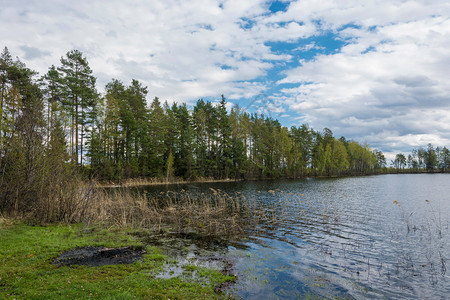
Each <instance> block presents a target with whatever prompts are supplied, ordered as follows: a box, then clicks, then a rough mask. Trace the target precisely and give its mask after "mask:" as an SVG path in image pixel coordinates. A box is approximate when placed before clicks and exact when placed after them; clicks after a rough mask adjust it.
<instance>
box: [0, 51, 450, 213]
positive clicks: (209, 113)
mask: <svg viewBox="0 0 450 300" xmlns="http://www.w3.org/2000/svg"><path fill="white" fill-rule="evenodd" d="M0 82H1V98H0V114H1V118H0V174H1V178H0V194H1V203H0V210H6V211H8V210H14V211H20V210H21V207H28V206H27V205H29V204H30V203H34V202H35V199H36V198H38V199H40V201H46V200H45V199H54V198H55V197H56V198H57V199H59V200H58V201H59V202H58V203H59V204H58V207H61V206H64V205H66V206H67V207H66V208H65V209H67V210H70V209H72V206H71V205H72V204H70V205H69V203H71V202H70V201H69V200H67V199H69V198H70V197H71V195H74V194H76V193H77V191H79V186H80V182H86V181H89V180H91V179H94V180H96V181H99V182H108V181H114V182H120V181H122V180H126V179H130V178H144V179H156V180H159V181H163V182H173V181H176V180H186V181H193V180H197V181H203V180H211V179H217V180H250V179H272V178H303V177H307V176H314V177H318V176H344V175H364V174H376V173H383V172H389V171H392V169H387V168H386V159H385V156H384V155H383V153H382V152H381V151H378V150H372V149H371V148H370V147H369V145H367V144H364V145H361V144H359V143H358V142H356V141H353V140H348V139H346V138H345V137H340V138H335V137H334V136H333V132H332V131H331V130H330V129H328V128H325V129H323V130H322V131H316V130H314V129H313V128H311V127H309V126H308V124H300V125H299V126H293V127H291V128H287V127H285V126H282V125H281V124H280V122H279V121H278V120H275V119H273V118H271V117H267V116H264V115H260V114H256V113H249V112H246V111H245V110H243V109H242V108H240V107H239V106H237V105H236V106H234V107H233V108H232V109H231V110H227V105H226V104H227V103H226V99H225V97H224V96H222V97H221V99H219V100H218V101H216V102H215V103H213V102H211V101H205V100H203V99H199V100H198V101H197V102H196V103H195V105H194V106H193V107H188V106H187V104H177V103H174V104H172V105H169V104H168V103H167V102H164V103H162V102H161V101H160V100H159V99H158V98H154V99H153V100H152V101H150V104H148V103H147V99H146V97H147V94H148V88H147V87H146V86H144V85H143V84H142V83H140V82H139V81H137V80H134V79H133V80H131V82H130V84H129V85H126V84H124V83H123V82H121V81H119V80H117V79H112V80H111V81H110V82H109V83H108V84H107V85H106V87H105V92H104V94H103V95H102V94H100V93H99V92H98V91H97V88H96V78H95V76H93V71H92V69H91V68H90V67H89V63H88V61H87V59H86V57H84V56H83V54H82V53H81V52H80V51H78V50H72V51H69V52H67V53H66V55H65V56H63V57H61V59H60V65H59V66H50V67H49V69H48V71H47V73H46V74H43V75H41V76H38V74H37V73H36V72H35V71H33V70H31V69H29V68H28V67H27V66H26V65H25V64H24V63H23V62H21V61H20V59H19V58H16V59H13V58H12V55H11V54H10V52H9V51H8V49H7V48H6V47H5V48H4V50H3V51H2V53H1V56H0ZM449 162H450V155H449V151H448V150H447V148H445V147H444V148H437V149H434V148H433V146H432V145H429V146H428V148H427V149H423V148H419V149H418V150H414V151H413V153H412V155H409V157H408V159H406V157H405V156H404V155H403V154H398V155H397V156H396V158H395V160H394V161H392V162H391V164H392V165H393V166H394V169H393V170H394V171H395V170H396V171H404V170H405V167H406V166H408V167H409V169H408V170H413V171H421V170H426V171H434V170H436V169H437V168H440V170H441V171H447V170H448V167H449V165H450V163H449ZM67 197H68V198H67ZM66 198H67V199H66ZM48 201H50V200H48ZM52 201H53V200H52ZM80 201H81V200H80ZM42 206H43V205H42V204H39V205H38V207H39V208H41V207H42ZM44 206H45V205H44ZM35 213H38V212H35Z"/></svg>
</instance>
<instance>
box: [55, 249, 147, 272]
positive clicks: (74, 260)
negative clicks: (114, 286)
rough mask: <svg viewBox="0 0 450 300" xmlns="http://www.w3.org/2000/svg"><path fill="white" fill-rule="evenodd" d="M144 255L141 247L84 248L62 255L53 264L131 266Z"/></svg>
mask: <svg viewBox="0 0 450 300" xmlns="http://www.w3.org/2000/svg"><path fill="white" fill-rule="evenodd" d="M145 253H146V252H145V250H143V249H142V247H131V246H130V247H122V248H102V247H84V248H76V249H72V250H68V251H66V252H64V253H62V254H61V255H60V256H59V257H58V258H57V259H55V260H54V261H53V263H54V264H56V265H60V266H71V265H86V266H90V267H98V266H104V265H118V264H131V263H133V262H135V261H137V260H138V259H140V258H141V257H142V255H143V254H145Z"/></svg>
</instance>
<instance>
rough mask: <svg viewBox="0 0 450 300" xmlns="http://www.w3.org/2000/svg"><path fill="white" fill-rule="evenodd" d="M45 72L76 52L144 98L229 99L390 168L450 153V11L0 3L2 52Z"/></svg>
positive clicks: (369, 4)
mask: <svg viewBox="0 0 450 300" xmlns="http://www.w3.org/2000/svg"><path fill="white" fill-rule="evenodd" d="M5 46H6V47H8V49H9V51H10V52H11V54H12V55H13V56H17V57H19V58H20V60H21V61H23V62H25V63H26V65H27V66H28V67H29V68H31V69H33V70H36V71H38V72H39V74H41V75H42V74H45V73H46V72H47V70H48V68H49V67H50V66H51V65H55V66H58V65H60V58H61V57H62V56H64V55H65V54H66V53H67V52H68V51H70V50H72V49H78V50H80V51H81V52H82V53H83V54H84V56H85V57H86V58H87V60H88V62H89V65H90V66H91V68H92V69H93V72H94V75H95V76H96V77H97V88H98V90H99V91H103V90H104V86H105V85H106V83H108V82H109V81H110V80H111V79H112V78H115V79H119V80H121V81H123V82H124V83H125V84H129V83H130V82H131V80H132V79H137V80H139V81H140V82H141V83H142V84H143V85H145V86H147V87H148V90H149V94H148V97H147V98H148V99H147V100H148V101H149V102H150V101H151V100H152V99H153V98H154V97H159V98H160V99H161V100H162V101H165V100H167V101H168V102H170V103H171V102H178V103H183V102H184V103H187V104H188V105H195V102H196V101H197V100H198V99H200V98H203V99H205V100H210V101H216V100H217V99H219V98H220V95H222V94H223V95H224V96H225V97H226V98H227V100H228V101H229V106H232V105H236V104H237V105H239V106H240V107H241V108H243V109H245V110H247V111H248V112H259V113H264V114H265V115H267V116H270V117H272V118H275V119H278V120H279V121H280V122H281V124H282V125H284V126H287V127H291V126H300V125H302V124H304V123H307V124H309V125H310V126H311V127H312V128H313V129H315V130H318V131H321V130H323V129H324V128H329V129H331V130H332V132H333V134H334V136H335V137H337V138H339V137H340V136H345V137H346V138H347V139H349V140H355V141H358V142H360V143H367V144H368V145H369V146H370V147H371V148H373V149H379V150H381V151H383V152H384V153H385V155H386V156H387V157H388V158H392V157H393V155H395V154H396V153H399V152H402V153H409V152H410V151H411V150H412V149H413V148H417V147H419V146H423V147H426V145H427V144H428V143H432V144H433V145H434V146H447V147H450V71H449V70H450V1H446V0H440V1H436V0H423V1H419V0H412V1H400V0H398V1H397V0H390V1H380V0H378V1H371V0H365V1H351V0H348V1H332V0H315V1H313V0H299V1H258V0H255V1H250V0H248V1H247V0H221V1H209V0H189V1H183V0H179V1H175V0H149V1H137V0H133V1H124V0H108V1H106V0H104V1H99V0H87V1H84V0H78V1H69V0H67V1H62V0H39V1H32V0H28V1H27V0H0V47H2V48H3V47H5Z"/></svg>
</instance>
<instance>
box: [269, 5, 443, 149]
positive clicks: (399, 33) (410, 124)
mask: <svg viewBox="0 0 450 300" xmlns="http://www.w3.org/2000/svg"><path fill="white" fill-rule="evenodd" d="M327 4H328V6H327ZM327 4H325V9H323V10H317V9H316V10H315V11H313V12H307V13H305V14H306V15H304V17H305V18H306V17H308V16H314V17H315V18H317V19H320V20H323V23H324V25H323V26H324V27H326V28H331V29H333V30H336V33H337V34H338V36H341V37H342V38H343V39H346V40H347V41H348V44H347V45H345V46H344V47H343V48H342V49H341V51H339V52H338V53H334V54H328V55H327V54H322V55H318V56H316V57H315V59H313V60H311V61H307V62H304V61H303V62H302V64H301V65H300V66H299V67H297V68H294V69H291V70H287V71H286V72H285V75H286V76H285V78H283V79H281V80H279V82H278V83H279V84H283V83H291V84H292V83H294V84H295V83H297V84H300V86H298V87H295V88H285V89H283V92H284V93H286V94H287V95H290V96H291V99H290V101H288V105H289V107H290V108H291V110H293V111H298V113H301V114H305V115H306V119H307V120H309V121H310V124H311V125H312V126H313V128H323V127H329V128H334V129H335V130H333V131H335V132H338V133H339V134H343V135H345V136H351V137H354V138H356V139H359V140H366V141H367V142H368V143H369V144H371V145H374V146H377V147H385V148H386V149H393V147H397V146H399V145H402V146H403V147H410V146H412V145H417V143H418V142H422V143H423V144H425V145H426V144H427V143H429V142H431V143H434V144H436V145H443V144H445V143H446V142H448V141H449V138H450V135H449V134H448V129H449V128H448V125H446V123H445V122H447V121H449V118H448V117H446V116H447V115H450V102H449V95H450V77H449V76H448V71H446V69H448V68H449V67H450V53H449V52H448V51H447V49H449V46H450V45H449V42H450V19H449V18H448V15H449V13H448V12H450V10H449V5H448V4H443V3H442V2H439V3H438V2H433V3H431V2H430V3H429V2H428V1H427V2H426V3H425V2H420V1H409V2H400V1H397V2H392V3H391V2H390V4H388V5H378V6H379V7H381V8H382V9H380V8H375V7H373V6H372V4H373V3H372V2H370V1H369V2H367V3H366V2H358V3H356V2H355V3H353V4H350V5H349V6H348V7H343V6H336V5H334V4H335V3H334V2H332V1H329V2H327ZM438 5H439V9H438ZM305 6H307V4H306V3H305V1H302V4H301V8H305ZM296 9H300V8H298V7H296ZM344 10H346V11H344ZM347 10H348V11H347ZM444 11H446V12H447V13H444ZM357 16H358V17H357ZM358 20H361V21H358ZM345 24H358V25H359V26H357V27H354V26H352V27H349V28H347V29H344V30H342V31H338V29H339V28H341V27H342V26H343V25H345ZM369 26H377V27H376V28H372V27H370V28H369ZM447 124H448V123H447ZM386 129H388V131H387V130H386ZM413 130H415V132H414V131H413ZM411 131H413V133H411ZM419 131H424V132H428V134H425V133H423V132H419ZM416 134H417V135H416ZM413 136H416V137H417V138H416V139H412V138H411V137H413ZM377 137H380V138H377ZM394 141H396V142H394ZM423 144H422V145H423Z"/></svg>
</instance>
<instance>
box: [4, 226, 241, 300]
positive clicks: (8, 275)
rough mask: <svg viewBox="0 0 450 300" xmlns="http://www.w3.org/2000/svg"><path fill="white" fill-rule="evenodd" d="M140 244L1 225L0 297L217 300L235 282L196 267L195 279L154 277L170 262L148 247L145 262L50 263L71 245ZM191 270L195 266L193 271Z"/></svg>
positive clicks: (106, 235) (113, 235)
mask: <svg viewBox="0 0 450 300" xmlns="http://www.w3.org/2000/svg"><path fill="white" fill-rule="evenodd" d="M129 245H135V246H138V245H141V242H140V241H139V240H138V238H136V237H135V235H133V234H132V232H127V231H126V230H121V231H113V232H110V231H108V230H101V229H96V228H90V229H86V228H83V226H82V225H75V226H74V225H71V226H68V225H51V226H45V227H41V226H29V225H25V224H8V225H5V224H3V225H2V223H1V222H0V298H1V299H5V298H6V299H8V298H10V299H14V298H15V299H62V298H64V299H91V298H92V299H142V298H143V299H220V298H223V297H225V296H224V295H218V294H217V293H215V292H214V287H215V286H217V285H219V284H220V283H222V282H225V281H232V280H234V278H233V277H231V276H226V275H223V274H221V273H220V272H219V271H217V270H211V269H204V268H203V269H200V268H198V269H196V271H197V273H198V276H197V277H195V276H194V277H189V276H187V277H186V276H179V277H175V278H170V279H161V278H156V275H157V274H158V273H159V272H161V271H162V270H163V268H164V265H165V263H166V262H170V261H171V258H169V257H167V256H165V255H163V254H162V253H161V251H160V250H159V249H158V248H155V247H148V246H147V247H146V250H147V254H146V255H144V257H143V260H142V261H139V262H135V263H133V264H129V265H110V266H101V267H86V266H70V267H67V266H63V267H59V266H56V265H54V264H52V261H53V260H54V259H55V258H56V257H58V256H59V255H60V254H61V253H62V252H64V251H66V250H69V249H73V248H75V247H85V246H105V247H121V246H129ZM188 269H189V268H188ZM192 269H194V268H192Z"/></svg>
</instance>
